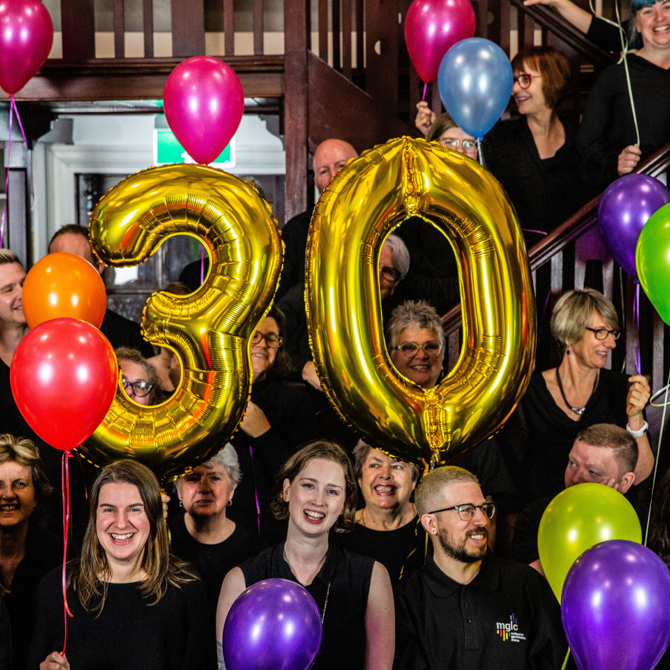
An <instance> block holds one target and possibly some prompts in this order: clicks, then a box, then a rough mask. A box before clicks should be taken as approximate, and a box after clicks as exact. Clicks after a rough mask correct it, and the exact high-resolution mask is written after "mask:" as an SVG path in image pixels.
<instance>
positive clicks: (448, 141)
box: [437, 137, 477, 151]
mask: <svg viewBox="0 0 670 670" xmlns="http://www.w3.org/2000/svg"><path fill="white" fill-rule="evenodd" d="M437 141H438V142H439V143H440V144H441V145H442V146H443V147H447V149H454V151H456V150H458V147H463V149H472V148H473V147H476V146H477V140H457V139H455V138H453V137H445V138H444V139H439V140H437Z"/></svg>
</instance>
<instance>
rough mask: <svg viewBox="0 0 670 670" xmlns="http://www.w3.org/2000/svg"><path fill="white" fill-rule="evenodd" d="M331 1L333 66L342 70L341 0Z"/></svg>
mask: <svg viewBox="0 0 670 670" xmlns="http://www.w3.org/2000/svg"><path fill="white" fill-rule="evenodd" d="M330 2H331V8H332V13H331V26H332V32H333V67H334V68H335V69H336V70H338V71H339V70H341V69H342V65H341V63H340V53H341V49H340V0H330Z"/></svg>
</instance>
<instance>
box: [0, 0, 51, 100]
mask: <svg viewBox="0 0 670 670" xmlns="http://www.w3.org/2000/svg"><path fill="white" fill-rule="evenodd" d="M53 41H54V24H53V22H52V21H51V16H49V12H48V10H47V8H46V7H45V6H44V5H43V4H42V3H41V2H40V1H39V0H2V1H1V2H0V87H2V88H3V89H4V90H5V91H7V93H9V94H10V95H13V94H14V93H16V92H17V91H20V90H21V89H22V88H23V87H24V86H25V85H26V84H27V83H28V81H29V80H30V79H31V78H32V77H33V76H34V75H35V74H36V73H37V71H38V70H39V69H40V68H41V67H42V65H44V61H45V60H46V59H47V56H48V55H49V52H50V51H51V45H52V43H53Z"/></svg>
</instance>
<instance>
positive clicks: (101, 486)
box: [28, 461, 216, 670]
mask: <svg viewBox="0 0 670 670" xmlns="http://www.w3.org/2000/svg"><path fill="white" fill-rule="evenodd" d="M67 598H68V604H69V607H70V610H71V611H72V614H73V617H72V618H71V619H68V628H67V654H66V655H61V654H60V653H59V652H58V651H57V650H59V649H62V648H63V645H64V641H63V640H64V632H65V631H64V627H63V592H62V586H61V572H60V569H56V570H53V571H52V572H50V573H49V574H47V575H46V577H45V578H44V579H43V580H42V582H41V584H40V586H39V589H38V593H37V612H38V613H37V621H36V626H35V629H34V630H35V634H34V636H33V640H32V643H31V645H30V652H29V659H28V667H30V668H36V667H38V666H39V667H40V670H62V669H63V668H66V669H67V668H69V667H70V663H72V667H74V668H76V669H77V670H86V669H91V670H93V669H94V668H101V667H105V666H108V665H109V659H110V658H114V665H115V667H127V668H131V667H142V668H147V669H153V670H159V669H160V670H171V669H180V670H181V669H183V670H186V669H187V668H194V667H197V668H210V669H211V668H214V667H215V663H216V660H215V647H214V643H213V641H212V640H211V637H210V635H209V630H210V629H209V627H208V624H207V621H208V620H207V610H206V599H205V592H204V587H203V585H202V583H201V582H200V581H199V580H197V578H196V577H195V576H194V575H193V573H192V572H190V570H189V569H188V568H187V567H186V564H184V563H182V562H179V561H176V560H175V559H174V558H172V557H171V556H170V552H169V546H168V531H167V525H166V522H165V519H164V518H163V507H162V500H161V494H160V487H159V485H158V481H157V480H156V477H155V476H154V475H153V473H152V472H151V470H149V469H148V468H146V467H145V466H143V465H141V464H140V463H137V462H136V461H118V462H116V463H112V464H111V465H109V466H107V467H106V468H105V469H104V470H103V471H102V473H101V474H100V476H99V477H98V479H97V480H96V482H95V484H94V485H93V488H92V490H91V496H90V518H89V523H88V527H87V529H86V535H85V537H84V542H83V547H82V552H81V556H80V558H79V559H78V560H76V561H74V562H72V563H71V564H70V565H69V566H68V583H67ZM147 631H151V634H150V635H148V634H147Z"/></svg>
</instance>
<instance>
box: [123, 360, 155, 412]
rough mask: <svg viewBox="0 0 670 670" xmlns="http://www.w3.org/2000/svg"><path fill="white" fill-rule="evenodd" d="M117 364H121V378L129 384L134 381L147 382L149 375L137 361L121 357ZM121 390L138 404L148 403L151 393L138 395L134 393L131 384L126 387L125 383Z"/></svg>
mask: <svg viewBox="0 0 670 670" xmlns="http://www.w3.org/2000/svg"><path fill="white" fill-rule="evenodd" d="M119 365H120V366H121V372H122V373H123V378H124V379H125V380H126V381H127V382H129V383H130V384H134V383H135V382H145V383H146V384H148V383H149V375H148V374H147V371H146V370H145V369H144V368H143V367H142V366H141V365H140V364H139V363H135V361H129V360H127V359H123V358H122V359H121V360H120V361H119ZM123 390H124V391H125V393H126V395H127V396H128V397H129V398H130V399H131V400H134V401H135V402H136V403H138V404H139V405H149V404H150V403H151V393H147V394H146V395H144V396H138V395H136V393H135V390H134V388H133V387H132V386H128V387H127V388H126V384H125V383H124V389H123Z"/></svg>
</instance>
